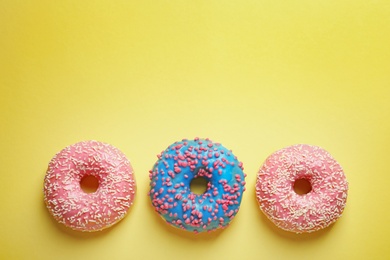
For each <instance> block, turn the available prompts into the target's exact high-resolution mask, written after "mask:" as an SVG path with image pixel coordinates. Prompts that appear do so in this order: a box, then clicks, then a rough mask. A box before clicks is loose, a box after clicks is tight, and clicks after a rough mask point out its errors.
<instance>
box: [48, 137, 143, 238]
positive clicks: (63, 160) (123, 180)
mask: <svg viewBox="0 0 390 260" xmlns="http://www.w3.org/2000/svg"><path fill="white" fill-rule="evenodd" d="M89 175H92V176H93V177H95V178H96V179H97V181H98V188H97V190H96V191H95V192H94V193H86V192H84V191H83V190H82V189H81V186H80V182H81V180H82V179H83V178H84V177H86V176H89ZM43 191H44V201H45V203H46V206H47V208H48V210H49V212H50V214H51V215H52V216H53V217H54V218H55V219H56V220H57V221H58V222H59V223H62V224H64V225H65V226H67V227H69V228H71V229H73V230H78V231H87V232H92V231H99V230H103V229H105V228H108V227H110V226H112V225H114V224H116V223H117V222H118V221H120V220H121V219H123V218H124V217H125V215H126V213H127V211H128V209H129V208H130V206H131V205H132V204H133V200H134V195H135V191H136V183H135V179H134V175H133V169H132V167H131V164H130V162H129V161H128V160H127V159H126V157H125V155H124V154H123V153H122V152H121V151H119V150H118V149H117V148H115V147H113V146H111V145H109V144H106V143H101V142H97V141H85V142H79V143H76V144H74V145H71V146H68V147H66V148H65V149H63V150H62V151H60V152H59V153H58V154H56V155H55V156H54V158H53V159H52V160H51V161H50V163H49V167H48V169H47V172H46V176H45V180H44V189H43Z"/></svg>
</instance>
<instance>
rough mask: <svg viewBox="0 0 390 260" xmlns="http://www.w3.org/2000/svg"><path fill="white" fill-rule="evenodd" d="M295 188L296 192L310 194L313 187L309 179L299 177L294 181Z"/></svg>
mask: <svg viewBox="0 0 390 260" xmlns="http://www.w3.org/2000/svg"><path fill="white" fill-rule="evenodd" d="M293 188H294V191H295V193H296V194H298V195H305V194H308V193H309V192H310V191H311V189H312V187H311V183H310V181H309V180H307V179H298V180H296V181H295V182H294V184H293Z"/></svg>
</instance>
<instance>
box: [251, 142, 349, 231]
mask: <svg viewBox="0 0 390 260" xmlns="http://www.w3.org/2000/svg"><path fill="white" fill-rule="evenodd" d="M300 180H306V181H307V182H308V184H309V189H310V188H311V190H310V191H309V192H308V193H307V194H298V193H296V192H295V190H294V185H295V184H296V182H297V181H300ZM310 186H311V187H310ZM347 193H348V182H347V180H346V177H345V175H344V171H343V169H342V167H341V166H340V164H339V163H338V162H337V161H336V160H335V159H334V158H333V157H332V156H331V155H330V154H329V153H328V152H327V151H325V150H324V149H322V148H320V147H317V146H312V145H307V144H298V145H293V146H290V147H287V148H284V149H281V150H279V151H276V152H275V153H273V154H271V155H270V156H269V157H268V158H267V159H266V161H265V162H264V164H263V165H262V167H261V168H260V170H259V172H258V174H257V181H256V198H257V201H258V203H259V205H260V209H261V210H262V212H263V213H264V214H265V215H266V216H267V217H268V219H270V220H271V221H272V222H273V223H274V224H275V225H276V226H277V227H279V228H281V229H283V230H286V231H290V232H295V233H309V232H313V231H317V230H320V229H323V228H326V227H328V226H329V225H331V224H332V223H334V222H335V221H336V220H337V219H338V218H339V217H340V216H341V215H342V213H343V210H344V207H345V203H346V201H347Z"/></svg>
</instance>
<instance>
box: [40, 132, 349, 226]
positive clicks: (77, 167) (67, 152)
mask: <svg viewBox="0 0 390 260" xmlns="http://www.w3.org/2000/svg"><path fill="white" fill-rule="evenodd" d="M243 170H244V168H243V164H242V162H240V161H238V159H237V157H236V156H235V155H234V154H233V153H232V151H231V150H228V149H227V148H225V147H224V146H223V145H221V144H220V143H215V142H213V141H211V140H209V139H199V138H195V139H193V140H188V139H183V140H182V141H179V142H175V143H173V144H171V145H170V146H168V148H167V149H166V150H164V151H162V152H161V153H160V154H159V155H158V160H157V161H156V163H155V164H154V166H153V168H152V170H151V171H150V174H149V178H150V189H149V192H148V196H149V197H150V200H151V203H152V206H153V207H154V209H155V211H156V212H157V213H158V214H159V215H160V216H161V217H162V218H163V219H164V220H165V221H166V222H167V223H169V224H170V225H172V226H174V227H176V228H180V229H183V230H187V231H192V232H195V233H198V232H205V231H212V230H216V229H219V228H225V227H227V226H228V225H229V223H230V221H231V220H233V218H234V217H235V216H236V214H237V212H238V211H239V208H240V204H241V200H242V196H243V193H244V191H245V184H246V183H245V177H246V174H244V171H243ZM91 176H92V177H93V178H94V179H95V180H96V182H97V187H96V190H95V191H93V192H85V191H84V190H83V189H82V187H81V184H80V183H82V181H83V180H85V179H86V178H88V177H91ZM199 179H202V180H203V181H204V183H205V186H206V188H205V189H206V190H205V191H204V192H202V193H200V194H198V193H196V192H195V191H194V190H193V189H192V187H191V184H192V182H193V181H194V180H199ZM300 181H305V182H306V183H307V186H308V190H307V191H305V192H304V193H303V194H300V193H299V192H298V190H297V189H296V186H297V185H296V184H297V183H299V182H300ZM43 190H44V201H45V204H46V207H47V208H48V210H49V212H50V214H51V215H52V216H53V217H54V218H55V219H56V220H57V221H58V222H59V223H62V224H64V225H65V226H67V227H69V228H71V229H73V230H78V231H88V232H93V231H98V230H103V229H105V228H108V227H110V226H112V225H114V224H115V223H117V222H119V221H120V220H121V219H123V218H124V217H125V216H126V214H127V212H128V210H129V208H130V207H131V206H132V204H133V201H134V197H135V193H136V182H135V177H134V172H133V168H132V166H131V164H130V162H129V160H128V159H127V158H126V156H125V155H124V154H123V153H122V152H121V151H120V150H119V149H117V148H115V147H113V146H112V145H110V144H107V143H102V142H98V141H84V142H79V143H76V144H73V145H70V146H68V147H66V148H64V149H63V150H61V151H60V152H59V153H57V154H56V155H55V156H54V157H53V158H52V160H51V161H50V163H49V166H48V169H47V172H46V175H45V178H44V189H43ZM347 193H348V182H347V180H346V177H345V174H344V172H343V169H342V167H341V166H340V164H339V163H338V162H337V161H336V160H335V159H334V158H333V157H332V156H331V155H330V154H329V153H328V152H327V151H325V150H324V149H322V148H320V147H317V146H312V145H306V144H299V145H294V146H290V147H287V148H284V149H281V150H279V151H276V152H275V153H273V154H271V155H270V156H269V157H268V158H267V159H266V160H265V162H264V164H263V165H262V166H261V168H260V170H259V172H258V174H257V180H256V198H257V201H258V203H259V206H260V209H261V211H262V212H263V213H264V214H265V215H266V216H267V217H268V218H269V219H270V220H271V221H272V222H273V223H274V224H275V225H276V226H278V227H279V228H281V229H284V230H286V231H291V232H295V233H304V232H313V231H316V230H320V229H322V228H325V227H328V226H329V225H331V224H332V223H334V222H335V221H336V220H337V219H338V218H339V217H340V216H341V214H342V212H343V210H344V207H345V204H346V200H347Z"/></svg>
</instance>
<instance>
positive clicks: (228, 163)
mask: <svg viewBox="0 0 390 260" xmlns="http://www.w3.org/2000/svg"><path fill="white" fill-rule="evenodd" d="M157 157H158V160H157V162H156V163H155V164H154V166H153V169H152V170H151V171H150V175H149V177H150V191H149V193H148V195H149V196H150V199H151V202H152V205H153V207H154V209H155V211H156V212H158V213H159V214H160V215H161V217H162V218H163V219H165V221H166V222H167V223H168V224H170V225H172V226H174V227H177V228H179V229H183V230H186V231H190V232H195V233H199V232H205V231H212V230H216V229H219V228H224V227H227V226H228V225H229V223H230V221H231V220H232V219H233V218H234V217H235V215H236V214H237V212H238V210H239V207H240V204H241V198H242V194H243V192H244V191H245V177H246V175H245V174H244V172H243V169H244V168H243V165H242V163H241V162H239V161H238V160H237V157H235V156H234V155H233V153H232V151H230V150H227V149H226V148H225V147H223V146H222V145H221V144H219V143H213V142H212V141H211V140H209V139H199V138H195V139H194V140H187V139H183V140H182V141H180V142H175V143H173V144H172V145H170V146H168V148H167V149H166V150H165V151H163V152H161V154H159V155H158V156H157ZM196 178H204V179H205V180H206V181H207V188H206V191H205V192H204V193H203V194H196V193H194V192H192V191H191V189H190V183H191V181H192V180H194V179H196Z"/></svg>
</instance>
